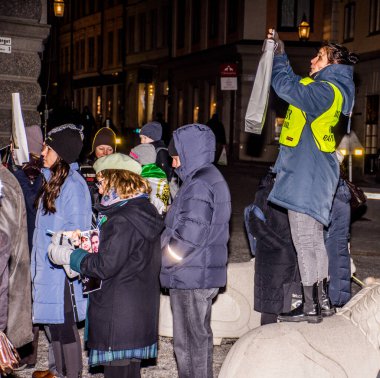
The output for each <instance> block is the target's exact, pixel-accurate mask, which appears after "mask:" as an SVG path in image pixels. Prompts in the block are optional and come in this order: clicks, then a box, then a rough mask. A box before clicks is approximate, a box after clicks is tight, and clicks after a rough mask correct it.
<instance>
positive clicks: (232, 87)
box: [220, 77, 238, 91]
mask: <svg viewBox="0 0 380 378" xmlns="http://www.w3.org/2000/svg"><path fill="white" fill-rule="evenodd" d="M220 89H221V90H222V91H236V90H237V89H238V88H237V77H221V78H220Z"/></svg>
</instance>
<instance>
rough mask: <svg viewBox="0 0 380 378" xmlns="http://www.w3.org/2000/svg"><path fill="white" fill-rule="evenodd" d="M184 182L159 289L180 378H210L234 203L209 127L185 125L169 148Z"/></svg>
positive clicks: (164, 239)
mask: <svg viewBox="0 0 380 378" xmlns="http://www.w3.org/2000/svg"><path fill="white" fill-rule="evenodd" d="M169 153H170V155H171V156H172V157H173V167H174V168H175V172H176V174H177V175H178V176H179V177H180V179H181V180H182V181H183V184H182V186H181V187H180V189H179V191H178V193H177V195H176V196H175V198H174V201H173V204H172V205H171V206H170V208H169V211H168V213H167V215H166V218H165V226H166V227H165V230H164V232H163V234H162V236H161V249H162V268H161V275H160V279H161V286H162V287H164V288H169V289H170V290H169V292H170V303H171V307H172V311H173V336H174V351H175V355H176V359H177V366H178V374H179V377H181V378H182V377H212V351H213V336H212V330H211V327H210V320H211V305H212V300H213V299H214V298H215V297H216V295H217V294H218V291H219V288H220V287H224V286H225V285H226V279H227V242H228V239H229V220H230V216H231V198H230V192H229V189H228V186H227V183H226V181H225V180H224V178H223V176H222V175H221V173H220V172H219V171H218V169H217V168H216V167H215V166H214V165H213V164H212V162H213V161H214V157H215V136H214V134H213V132H212V131H211V129H210V128H209V127H208V126H206V125H201V124H190V125H185V126H183V127H181V128H179V129H178V130H176V131H175V132H174V133H173V139H172V141H171V142H170V144H169Z"/></svg>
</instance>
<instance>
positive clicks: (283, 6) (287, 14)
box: [277, 0, 314, 32]
mask: <svg viewBox="0 0 380 378" xmlns="http://www.w3.org/2000/svg"><path fill="white" fill-rule="evenodd" d="M277 15H278V16H277V20H278V21H277V30H278V31H283V32H295V31H297V30H298V25H299V24H300V23H301V21H302V19H303V18H305V19H306V21H307V22H308V23H309V25H310V30H311V31H313V26H314V0H278V3H277Z"/></svg>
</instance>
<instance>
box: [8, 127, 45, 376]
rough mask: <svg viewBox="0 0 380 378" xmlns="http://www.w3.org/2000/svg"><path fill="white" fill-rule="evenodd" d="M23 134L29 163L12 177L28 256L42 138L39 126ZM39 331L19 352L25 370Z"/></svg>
mask: <svg viewBox="0 0 380 378" xmlns="http://www.w3.org/2000/svg"><path fill="white" fill-rule="evenodd" d="M25 133H26V140H27V143H28V150H29V162H27V163H25V164H23V165H22V167H20V169H18V170H17V171H16V172H14V175H15V177H16V179H17V181H18V182H19V184H20V186H21V189H22V192H23V194H24V199H25V207H26V219H27V225H28V245H29V254H31V253H32V248H33V232H34V224H35V221H36V214H37V209H36V207H35V206H34V202H35V200H36V198H37V195H38V192H39V190H40V188H41V186H42V173H41V168H42V161H41V157H40V156H41V151H42V143H43V138H42V131H41V127H40V126H39V125H33V126H29V127H26V128H25ZM39 329H40V327H39V326H38V325H35V326H33V336H34V337H33V342H32V343H30V344H27V345H26V346H25V347H23V348H22V349H20V350H19V354H20V356H21V358H22V359H21V362H20V366H21V367H24V366H26V367H27V368H33V367H34V366H35V365H36V362H37V347H38V335H39Z"/></svg>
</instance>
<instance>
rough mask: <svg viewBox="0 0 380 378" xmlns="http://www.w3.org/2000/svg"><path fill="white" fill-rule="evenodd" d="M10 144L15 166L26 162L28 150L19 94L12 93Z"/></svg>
mask: <svg viewBox="0 0 380 378" xmlns="http://www.w3.org/2000/svg"><path fill="white" fill-rule="evenodd" d="M12 142H13V157H14V160H15V163H16V165H22V164H23V163H26V162H28V161H29V150H28V143H27V140H26V133H25V126H24V120H23V118H22V113H21V103H20V93H12Z"/></svg>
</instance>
